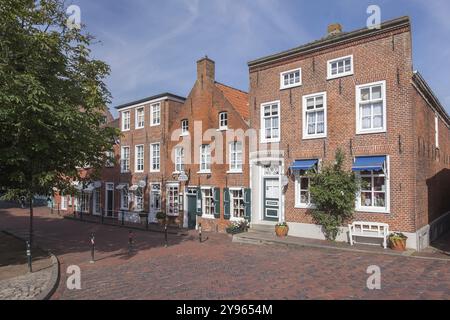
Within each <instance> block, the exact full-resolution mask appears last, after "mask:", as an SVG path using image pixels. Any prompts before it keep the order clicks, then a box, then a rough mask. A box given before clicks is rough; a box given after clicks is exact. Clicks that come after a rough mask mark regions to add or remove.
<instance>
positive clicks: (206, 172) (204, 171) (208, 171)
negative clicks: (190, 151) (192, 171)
mask: <svg viewBox="0 0 450 320" xmlns="http://www.w3.org/2000/svg"><path fill="white" fill-rule="evenodd" d="M197 174H211V170H203V171H202V170H200V171H197Z"/></svg>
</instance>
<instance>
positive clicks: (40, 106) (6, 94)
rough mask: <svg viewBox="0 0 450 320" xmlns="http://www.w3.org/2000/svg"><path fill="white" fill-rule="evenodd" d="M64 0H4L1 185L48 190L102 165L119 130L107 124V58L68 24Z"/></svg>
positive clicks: (0, 9) (0, 26)
mask: <svg viewBox="0 0 450 320" xmlns="http://www.w3.org/2000/svg"><path fill="white" fill-rule="evenodd" d="M66 22H67V16H66V14H65V8H64V4H63V2H62V1H60V0H41V1H32V0H2V1H1V2H0V141H1V143H0V188H3V189H7V190H8V191H9V196H10V197H12V196H17V195H18V194H21V195H27V196H32V195H33V194H44V195H45V194H50V193H51V192H52V188H53V187H58V188H59V189H61V190H64V189H70V183H69V182H70V180H71V179H74V178H75V179H81V177H79V172H78V170H77V168H79V167H83V166H85V165H86V164H90V166H92V167H93V168H100V167H101V166H102V165H103V164H104V162H105V152H106V151H109V150H112V145H113V143H112V141H113V139H114V136H115V135H117V132H116V130H115V129H113V128H108V127H105V126H102V121H103V120H104V111H105V106H106V104H107V103H108V102H109V99H110V93H109V92H108V90H107V88H106V85H105V83H104V79H105V77H106V76H107V75H108V74H109V66H108V65H107V64H105V63H104V62H102V61H99V60H95V59H93V58H91V56H90V54H91V52H90V49H89V47H90V46H91V45H92V43H93V41H94V38H93V37H92V36H91V35H89V34H88V33H86V32H85V27H84V26H82V27H81V28H80V29H76V28H69V27H68V26H67V23H66Z"/></svg>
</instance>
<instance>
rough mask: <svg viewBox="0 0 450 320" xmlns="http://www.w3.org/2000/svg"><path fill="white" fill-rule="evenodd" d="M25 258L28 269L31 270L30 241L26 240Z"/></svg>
mask: <svg viewBox="0 0 450 320" xmlns="http://www.w3.org/2000/svg"><path fill="white" fill-rule="evenodd" d="M27 259H28V271H29V272H33V267H32V265H31V246H30V241H27Z"/></svg>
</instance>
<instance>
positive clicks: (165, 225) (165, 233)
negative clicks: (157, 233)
mask: <svg viewBox="0 0 450 320" xmlns="http://www.w3.org/2000/svg"><path fill="white" fill-rule="evenodd" d="M164 240H165V245H164V246H165V247H166V248H167V247H168V245H167V221H166V223H165V224H164Z"/></svg>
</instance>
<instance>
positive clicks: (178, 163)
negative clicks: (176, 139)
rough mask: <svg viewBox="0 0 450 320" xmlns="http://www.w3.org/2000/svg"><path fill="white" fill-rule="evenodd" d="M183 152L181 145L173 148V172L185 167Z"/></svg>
mask: <svg viewBox="0 0 450 320" xmlns="http://www.w3.org/2000/svg"><path fill="white" fill-rule="evenodd" d="M184 160H185V152H184V148H183V147H176V148H175V171H174V173H181V172H182V171H184V169H185V161H184Z"/></svg>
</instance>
